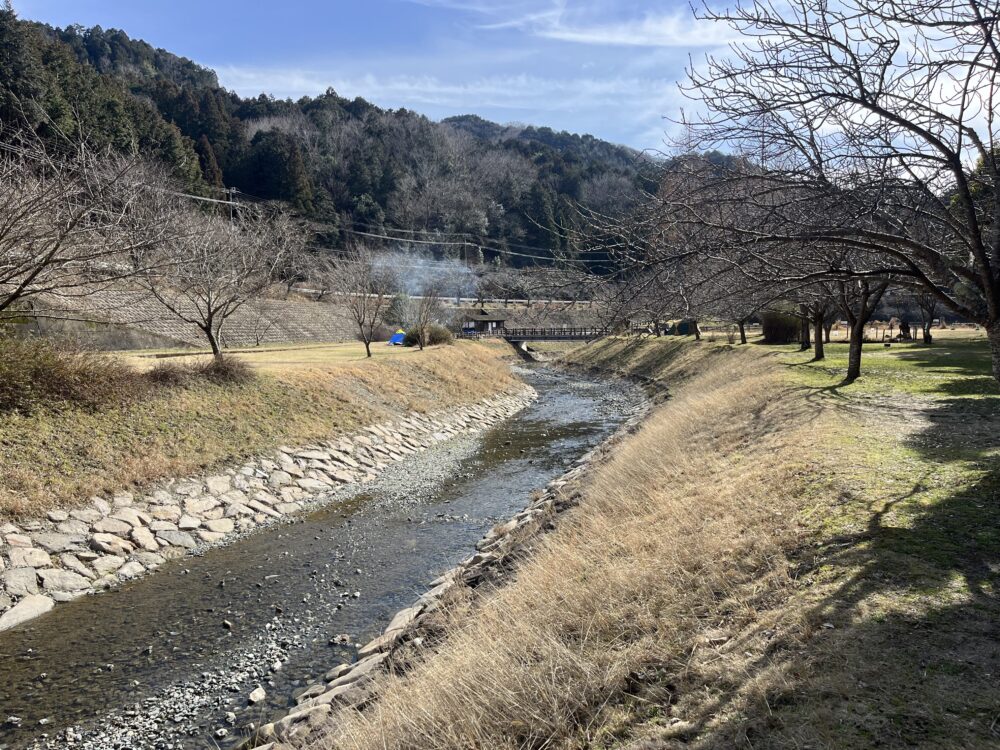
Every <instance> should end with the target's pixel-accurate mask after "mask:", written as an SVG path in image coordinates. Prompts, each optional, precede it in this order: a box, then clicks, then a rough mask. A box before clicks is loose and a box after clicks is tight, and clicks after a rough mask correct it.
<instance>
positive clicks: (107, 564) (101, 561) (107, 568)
mask: <svg viewBox="0 0 1000 750" xmlns="http://www.w3.org/2000/svg"><path fill="white" fill-rule="evenodd" d="M124 564H125V560H124V558H121V557H119V556H118V555H105V556H104V557H99V558H97V559H96V560H94V561H93V562H92V563H91V565H92V566H93V568H94V570H96V571H97V574H98V575H99V576H106V575H108V574H109V573H114V572H115V571H116V570H118V569H119V568H120V567H121V566H122V565H124Z"/></svg>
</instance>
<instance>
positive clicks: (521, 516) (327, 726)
mask: <svg viewBox="0 0 1000 750" xmlns="http://www.w3.org/2000/svg"><path fill="white" fill-rule="evenodd" d="M650 405H651V404H650V402H646V403H644V404H642V405H641V406H640V407H639V408H637V410H636V411H635V413H633V414H632V416H630V417H629V419H628V420H627V421H625V422H624V423H623V424H622V426H621V427H620V428H619V429H618V430H617V431H616V432H615V433H614V434H613V435H612V436H611V437H609V438H608V439H607V440H605V441H604V442H603V443H602V444H601V445H600V446H598V447H597V448H594V449H593V450H591V451H589V452H588V453H586V454H585V455H584V456H582V457H581V458H580V459H578V460H577V461H576V464H575V465H574V467H573V468H572V469H570V470H569V471H568V472H566V473H565V474H563V475H562V476H560V477H558V478H557V479H554V480H552V481H551V482H549V483H548V485H546V487H545V489H544V490H542V491H541V492H540V493H538V494H537V495H536V497H535V498H534V499H533V501H532V503H531V504H530V505H529V506H528V507H527V508H525V509H524V510H522V511H521V512H519V513H518V514H516V515H515V516H514V517H513V518H511V519H510V520H508V521H507V522H505V523H503V524H499V525H497V526H495V527H493V528H492V529H491V530H490V531H489V532H488V533H487V534H486V535H485V536H484V537H483V538H482V539H481V540H480V541H479V542H478V543H477V544H476V553H475V554H474V555H472V556H471V557H469V558H467V559H465V560H464V561H462V562H461V563H459V565H457V566H456V567H454V568H452V569H451V570H449V571H447V572H446V573H444V574H443V575H441V576H440V577H438V578H436V579H435V580H433V581H431V582H430V584H429V589H428V591H427V592H426V593H424V594H423V595H422V596H420V598H419V599H417V601H416V602H414V603H413V604H412V605H411V606H409V607H406V608H405V609H402V610H400V611H399V612H397V613H396V615H395V616H394V617H393V618H392V619H391V621H390V622H389V624H388V625H387V626H386V628H385V630H384V631H383V633H382V635H380V636H378V637H376V638H374V639H373V640H371V641H370V642H369V643H367V644H366V645H364V646H362V647H360V648H359V649H358V652H357V661H355V662H353V663H349V664H339V665H337V666H334V667H333V668H332V669H330V670H329V671H328V672H327V673H326V674H325V675H324V678H323V682H319V683H316V684H314V685H311V686H309V687H307V688H306V689H305V690H303V691H302V692H301V693H299V694H298V695H297V696H296V704H297V705H296V706H295V707H294V708H293V709H291V711H289V713H288V714H287V715H286V716H285V717H283V718H282V719H280V720H278V721H276V722H272V723H269V724H265V725H264V726H262V727H261V728H260V729H259V731H258V732H257V735H256V737H255V738H254V739H253V740H251V741H250V742H249V743H248V744H247V745H246V747H253V748H256V749H257V750H276V747H277V746H278V745H282V744H284V743H292V744H294V745H295V746H296V747H298V746H299V745H300V744H301V745H303V746H304V745H306V744H308V740H309V739H310V736H311V735H313V734H314V733H315V734H316V735H317V736H320V735H322V734H325V733H328V732H330V731H331V728H333V729H334V731H335V727H336V714H337V712H339V711H355V710H364V709H365V707H366V706H367V705H369V704H371V703H372V702H373V701H374V700H376V699H377V697H378V681H377V679H376V678H377V677H378V675H380V674H384V673H386V672H392V673H395V674H399V673H402V672H405V671H406V669H407V667H408V665H410V664H413V663H416V662H417V661H418V659H417V658H416V657H417V655H418V654H419V652H420V651H422V650H425V649H433V648H436V647H438V646H441V645H442V644H441V643H440V638H439V630H438V628H437V627H436V625H435V619H434V618H433V615H434V614H435V613H436V612H438V610H440V609H441V608H442V607H447V606H448V604H449V602H454V601H457V600H461V599H463V598H466V597H468V596H470V595H474V593H475V589H476V588H478V587H479V586H481V585H482V584H484V583H486V582H494V583H496V582H499V581H501V580H502V579H503V578H505V577H506V576H507V575H508V574H509V573H510V572H511V571H512V570H513V568H514V567H515V566H516V563H517V560H518V559H521V558H522V557H523V556H524V555H526V554H528V553H529V552H530V546H531V544H532V542H533V541H534V540H535V539H536V538H537V537H538V536H539V535H540V534H543V533H545V532H547V531H551V530H553V529H554V528H555V524H556V520H557V516H558V515H559V514H560V513H562V512H563V511H565V510H567V509H569V508H571V507H573V506H575V505H576V504H577V502H578V501H579V499H580V492H579V485H580V483H581V480H582V479H584V477H585V475H586V474H587V473H588V472H589V471H590V468H591V467H592V466H593V465H594V464H595V463H597V462H599V461H600V460H601V459H602V458H603V457H604V456H606V455H607V454H608V452H609V451H611V450H612V449H613V447H614V445H615V444H616V443H618V442H619V441H620V440H622V439H623V438H624V437H625V436H627V435H628V434H630V433H633V432H635V431H636V430H637V429H638V427H639V425H640V423H641V422H642V420H643V419H644V418H645V416H646V414H647V413H648V411H649V407H650Z"/></svg>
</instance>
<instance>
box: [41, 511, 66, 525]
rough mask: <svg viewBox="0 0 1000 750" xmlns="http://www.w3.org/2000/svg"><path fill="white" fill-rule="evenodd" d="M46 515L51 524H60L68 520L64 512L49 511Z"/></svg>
mask: <svg viewBox="0 0 1000 750" xmlns="http://www.w3.org/2000/svg"><path fill="white" fill-rule="evenodd" d="M46 515H47V516H48V519H49V520H50V521H52V523H60V522H62V521H65V520H66V519H67V518H69V513H67V512H66V511H64V510H50V511H49V512H48V513H47V514H46Z"/></svg>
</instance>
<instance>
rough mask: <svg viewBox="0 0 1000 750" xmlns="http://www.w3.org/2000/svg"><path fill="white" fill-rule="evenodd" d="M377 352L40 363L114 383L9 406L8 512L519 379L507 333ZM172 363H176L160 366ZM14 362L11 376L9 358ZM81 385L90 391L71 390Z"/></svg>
mask: <svg viewBox="0 0 1000 750" xmlns="http://www.w3.org/2000/svg"><path fill="white" fill-rule="evenodd" d="M372 350H373V354H374V356H373V358H372V359H366V358H365V356H364V347H363V346H362V345H361V344H360V343H348V344H332V345H302V346H292V345H285V346H274V347H262V348H259V349H252V350H245V351H237V352H231V353H229V354H227V357H230V358H232V359H234V360H238V361H241V362H244V363H246V364H248V365H249V366H250V368H252V371H253V372H254V373H256V375H255V376H253V377H245V376H244V377H239V378H237V379H235V380H233V379H228V380H225V379H223V380H222V381H220V379H219V378H213V377H203V376H197V377H195V376H191V375H190V373H188V372H187V370H186V369H185V368H188V367H190V366H191V365H197V364H205V363H208V362H211V356H210V355H208V354H205V353H191V352H190V350H187V351H156V352H152V351H150V352H141V353H135V352H129V353H121V354H111V355H108V356H107V357H84V358H83V359H82V360H81V361H80V362H79V363H77V364H75V365H73V367H75V368H76V369H71V368H67V370H68V372H66V373H62V372H61V370H60V368H63V367H64V365H65V363H66V361H67V360H66V359H65V358H64V357H57V358H55V359H53V360H48V359H46V360H44V361H40V363H39V364H44V365H51V368H50V369H51V370H60V373H61V374H60V377H62V378H63V379H64V380H70V381H72V380H81V379H82V380H89V381H93V380H100V379H105V380H107V381H109V383H111V385H110V386H108V387H107V388H96V389H95V388H89V387H88V385H87V384H86V383H83V384H82V385H81V384H77V383H70V386H66V384H65V383H61V384H60V385H61V387H62V389H61V390H60V389H55V391H56V395H54V396H46V397H44V398H42V397H40V398H38V399H36V400H35V401H33V402H31V403H29V404H28V405H27V406H26V407H24V408H19V409H13V410H0V520H3V519H5V518H6V519H17V518H25V517H34V516H38V515H41V514H44V513H45V512H46V511H49V510H52V509H54V508H57V507H72V506H74V505H77V504H82V503H85V502H86V501H87V498H88V497H89V496H92V495H95V494H101V493H106V492H111V493H113V492H117V491H121V490H123V489H126V488H129V487H133V486H142V485H143V484H144V483H146V482H150V481H152V480H156V479H159V478H161V477H170V476H185V475H188V474H191V473H196V472H200V471H204V470H209V469H211V468H212V467H216V466H219V465H223V464H229V463H233V462H235V461H238V460H240V459H243V458H245V457H248V456H253V455H257V454H260V453H262V452H265V451H268V450H271V449H273V448H276V447H278V446H281V445H303V444H306V443H309V442H312V441H315V440H319V439H330V438H333V437H335V436H336V435H338V434H342V433H347V432H351V431H353V430H356V429H357V428H359V427H362V426H364V425H367V424H373V423H377V422H381V421H385V420H387V419H390V418H393V417H396V416H398V415H399V414H401V413H404V412H407V411H417V412H424V413H426V412H430V411H434V410H437V409H443V408H448V407H450V406H455V405H459V404H465V403H471V402H474V401H478V400H481V399H483V398H485V397H487V396H489V395H492V394H494V393H496V392H498V391H500V390H503V389H504V388H507V387H509V386H511V385H513V384H514V380H513V378H512V377H511V375H510V373H509V369H508V367H507V364H506V361H505V360H506V358H507V357H509V356H510V351H509V347H506V346H504V345H501V344H481V343H471V342H461V341H460V342H456V344H455V345H453V346H440V347H433V348H430V349H427V350H424V351H418V350H416V349H409V348H406V349H404V348H402V347H388V346H385V345H375V346H373V347H372ZM26 355H27V356H29V357H32V356H37V352H36V351H35V350H34V349H28V350H27V351H26ZM69 361H71V362H72V359H70V360H69ZM164 365H166V366H167V367H168V371H167V372H166V375H164V374H163V372H162V370H161V371H160V375H159V376H154V375H151V374H150V373H151V371H152V370H154V369H155V368H157V367H163V366H164ZM5 367H7V368H8V369H11V368H13V369H12V373H13V374H12V376H11V379H14V378H16V377H18V376H23V377H25V378H26V380H27V379H31V378H36V380H37V378H38V377H41V378H43V379H44V378H46V377H54V376H52V374H51V372H50V373H43V374H42V375H40V376H38V375H37V373H36V374H35V375H32V374H31V373H30V372H28V373H27V374H24V373H25V372H27V368H22V369H21V370H18V369H16V363H14V364H11V363H10V362H9V361H8V363H7V364H6V365H5ZM35 369H36V370H37V369H42V368H40V367H39V368H35ZM178 372H179V373H180V374H181V375H182V376H183V378H180V377H178ZM0 374H7V373H6V372H5V371H4V370H3V368H2V367H0ZM78 385H81V387H77V386H78ZM88 388H89V389H88ZM81 390H82V392H83V394H84V395H85V396H87V398H84V399H83V400H82V401H81V399H80V398H75V397H72V398H71V397H63V396H62V395H61V394H63V393H64V392H67V393H71V394H77V395H78V394H79V393H80V392H81ZM0 391H2V389H0ZM94 392H96V393H97V394H98V396H96V397H91V396H92V395H93V393H94ZM0 395H2V393H0Z"/></svg>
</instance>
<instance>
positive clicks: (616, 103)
mask: <svg viewBox="0 0 1000 750" xmlns="http://www.w3.org/2000/svg"><path fill="white" fill-rule="evenodd" d="M218 73H219V77H220V80H221V81H222V83H223V85H224V86H226V87H228V88H231V89H234V90H236V91H237V92H238V93H240V94H242V95H245V96H252V95H256V94H258V93H260V92H261V91H266V92H269V93H272V94H274V95H275V96H279V97H292V98H297V97H300V96H304V95H317V94H320V93H322V92H323V91H325V90H326V88H327V87H328V86H329V87H332V88H333V89H334V90H336V91H337V93H338V94H340V95H341V96H344V97H347V98H352V97H355V96H361V97H364V98H365V99H368V100H369V101H372V102H374V103H376V104H378V105H380V106H384V107H407V108H412V109H415V110H417V111H420V112H425V113H427V114H429V115H430V116H432V117H438V118H440V117H446V116H449V115H455V114H466V113H476V114H481V115H483V116H484V117H491V116H492V117H494V118H498V119H500V120H501V121H510V120H523V121H525V122H530V123H532V124H536V125H543V124H548V125H550V126H552V127H554V128H556V129H566V130H571V131H574V132H580V133H583V132H589V133H593V134H595V135H598V136H602V137H607V138H610V139H611V140H618V141H620V142H623V143H628V144H629V145H632V146H635V147H637V148H646V147H654V148H655V147H657V146H659V145H660V143H661V141H662V138H663V131H664V128H665V123H663V121H662V116H663V114H665V113H667V112H669V111H671V110H674V111H676V109H677V107H678V105H679V102H680V99H679V94H678V93H677V90H676V87H675V86H674V85H673V83H672V82H670V81H667V80H664V79H656V78H651V77H650V78H641V77H628V76H615V77H608V78H597V77H588V76H578V77H572V78H566V79H554V78H545V77H542V76H535V75H529V74H514V75H486V76H479V77H476V78H473V79H470V80H451V79H445V78H441V77H438V76H435V75H374V74H362V75H357V76H344V75H342V74H338V73H335V72H333V71H331V72H328V73H326V72H323V71H322V70H303V69H280V68H248V67H233V66H229V67H226V66H222V67H219V69H218ZM501 113H503V114H501Z"/></svg>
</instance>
